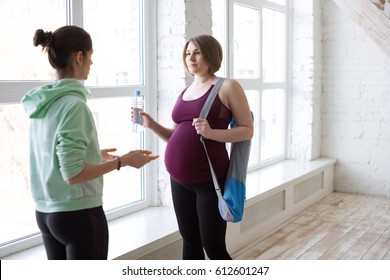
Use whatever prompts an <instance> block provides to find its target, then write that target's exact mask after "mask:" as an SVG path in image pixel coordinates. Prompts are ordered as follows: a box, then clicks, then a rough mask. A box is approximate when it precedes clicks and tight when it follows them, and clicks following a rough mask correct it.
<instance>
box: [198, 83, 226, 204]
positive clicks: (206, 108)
mask: <svg viewBox="0 0 390 280" xmlns="http://www.w3.org/2000/svg"><path fill="white" fill-rule="evenodd" d="M223 80H224V79H223V78H218V81H217V82H216V84H215V85H214V87H213V89H212V90H211V92H210V94H209V96H208V97H207V99H206V101H205V103H204V105H203V108H202V110H201V111H200V114H199V118H202V119H205V118H206V117H207V115H208V114H209V111H210V108H211V105H212V104H213V102H214V100H215V97H216V96H217V94H218V92H219V89H220V88H221V86H222V83H223ZM200 142H202V144H203V148H204V151H205V152H206V156H207V160H208V162H209V165H210V171H211V177H212V178H213V182H214V188H215V192H216V193H217V196H218V198H219V199H222V192H221V188H220V186H219V183H218V179H217V176H216V175H215V172H214V168H213V165H212V164H211V160H210V157H209V154H208V153H207V148H206V143H205V141H204V137H203V135H201V136H200Z"/></svg>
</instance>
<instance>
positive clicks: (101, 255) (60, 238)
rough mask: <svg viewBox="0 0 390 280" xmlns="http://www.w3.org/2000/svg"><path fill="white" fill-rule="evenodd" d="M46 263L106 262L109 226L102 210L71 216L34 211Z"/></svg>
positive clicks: (62, 213) (76, 212)
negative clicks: (50, 261)
mask: <svg viewBox="0 0 390 280" xmlns="http://www.w3.org/2000/svg"><path fill="white" fill-rule="evenodd" d="M36 219H37V223H38V227H39V229H40V230H41V232H42V237H43V243H44V245H45V249H46V254H47V258H48V259H49V260H106V259H107V253H108V224H107V220H106V216H105V214H104V211H103V208H102V207H101V206H100V207H97V208H92V209H85V210H79V211H72V212H56V213H42V212H38V211H36Z"/></svg>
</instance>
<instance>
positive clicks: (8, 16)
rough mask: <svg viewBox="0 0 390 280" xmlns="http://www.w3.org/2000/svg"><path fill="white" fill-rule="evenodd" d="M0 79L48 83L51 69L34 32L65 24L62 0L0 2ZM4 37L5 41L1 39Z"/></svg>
mask: <svg viewBox="0 0 390 280" xmlns="http://www.w3.org/2000/svg"><path fill="white" fill-rule="evenodd" d="M0 7H1V9H0V19H1V20H0V21H1V24H0V34H1V37H2V40H1V48H0V61H1V67H0V80H49V79H52V78H53V77H54V76H53V73H54V72H53V70H52V67H51V66H50V64H49V62H48V60H47V54H46V53H45V54H43V53H42V48H41V47H40V46H38V47H34V45H33V37H34V33H35V31H36V30H37V29H43V30H44V31H54V30H55V29H57V28H58V27H60V26H63V25H65V24H66V7H65V0H41V1H39V5H37V2H36V1H30V0H18V1H14V0H0ZM5 38H7V39H5Z"/></svg>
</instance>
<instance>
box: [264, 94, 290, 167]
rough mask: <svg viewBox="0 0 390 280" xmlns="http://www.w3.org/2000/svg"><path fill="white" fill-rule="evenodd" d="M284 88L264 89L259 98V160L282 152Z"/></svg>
mask: <svg viewBox="0 0 390 280" xmlns="http://www.w3.org/2000/svg"><path fill="white" fill-rule="evenodd" d="M284 100H285V98H284V90H282V89H272V90H265V91H264V92H263V95H262V100H261V152H260V153H261V160H262V161H264V160H267V159H271V158H273V157H276V156H280V155H282V154H283V152H284V151H283V147H284V110H285V106H284Z"/></svg>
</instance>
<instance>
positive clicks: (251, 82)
mask: <svg viewBox="0 0 390 280" xmlns="http://www.w3.org/2000/svg"><path fill="white" fill-rule="evenodd" d="M234 4H239V5H244V6H248V7H254V8H256V9H259V13H260V18H259V19H260V20H259V31H260V36H259V40H260V42H259V46H260V49H259V52H260V56H259V60H260V61H259V66H260V67H259V68H260V69H259V71H260V77H259V78H258V79H241V78H237V79H236V78H235V79H236V80H237V81H238V82H239V83H240V84H241V85H242V87H243V88H244V90H245V91H249V90H256V91H259V92H260V104H258V105H259V106H260V108H261V94H262V93H261V92H263V91H265V90H272V89H283V90H284V91H285V104H284V112H285V114H284V141H283V143H284V147H283V152H282V153H281V154H280V155H279V156H276V157H273V158H270V159H266V160H264V161H261V160H260V156H261V155H260V151H259V150H261V135H260V134H258V139H257V140H258V141H257V142H256V143H255V142H253V141H256V140H255V139H252V145H256V147H258V148H255V150H257V151H258V152H257V155H256V156H257V157H258V162H257V163H256V164H254V165H250V166H249V167H248V172H251V171H254V170H258V169H260V168H263V167H265V166H269V165H271V164H274V163H276V162H280V161H283V160H285V159H286V158H287V156H288V154H289V152H290V147H289V138H290V134H291V124H290V120H291V76H290V74H289V73H291V50H290V49H289V48H288V47H287V46H289V45H291V18H292V16H291V14H292V12H291V1H290V0H286V5H280V4H276V3H273V2H269V1H264V0H262V1H258V0H228V1H226V4H225V5H226V8H225V9H224V13H225V17H224V18H225V22H224V23H223V26H224V28H225V32H224V33H225V34H226V35H224V42H223V43H224V45H225V46H224V48H225V50H226V53H227V58H228V59H227V62H226V70H225V72H226V73H227V76H230V77H233V76H234V74H233V73H234V49H233V48H232V47H230V46H234V41H233V39H234V34H233V33H234V31H233V30H234V26H233V25H234V14H233V10H234V9H233V6H234ZM262 8H269V9H272V10H275V11H279V12H283V13H284V14H285V15H286V21H285V25H286V26H285V30H286V34H285V82H273V83H269V82H268V83H264V82H263V81H262V79H263V77H262V70H261V68H262V44H261V40H262V33H261V32H262V13H261V9H262ZM233 78H234V77H233ZM260 113H261V109H260ZM254 125H255V133H261V130H262V129H261V123H259V124H256V123H254ZM256 130H257V131H256Z"/></svg>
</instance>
